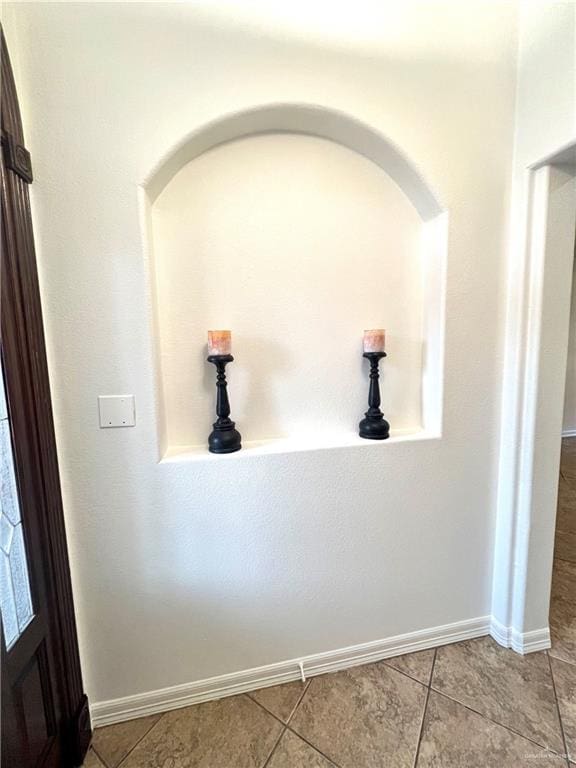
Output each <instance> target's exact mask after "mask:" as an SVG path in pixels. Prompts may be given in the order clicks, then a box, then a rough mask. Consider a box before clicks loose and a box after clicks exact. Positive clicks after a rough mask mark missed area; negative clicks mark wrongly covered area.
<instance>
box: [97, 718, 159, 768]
mask: <svg viewBox="0 0 576 768" xmlns="http://www.w3.org/2000/svg"><path fill="white" fill-rule="evenodd" d="M166 714H167V713H166V712H162V714H161V715H160V717H159V718H158V720H156V722H155V723H152V725H151V726H150V728H148V730H147V731H146V733H145V734H143V735H142V736H141V737H140V738H139V739H138V741H137V742H136V744H134V745H133V746H132V747H131V749H129V750H128V752H126V754H125V755H124V757H123V758H122V760H120V762H119V763H118V764H117V766H116V768H122V763H123V762H124V761H125V760H126V758H128V757H129V756H130V755H131V754H132V752H134V750H135V749H136V747H137V746H138V744H140V743H141V742H142V741H143V740H144V739H145V738H146V736H148V734H149V733H151V732H152V730H153V729H154V728H156V726H157V725H158V724H159V723H160V722H161V721H162V719H163V718H164V715H166ZM137 719H138V718H137ZM140 719H142V718H140ZM104 727H106V726H104Z"/></svg>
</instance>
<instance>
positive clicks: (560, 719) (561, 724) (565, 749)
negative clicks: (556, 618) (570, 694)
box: [546, 653, 570, 766]
mask: <svg viewBox="0 0 576 768" xmlns="http://www.w3.org/2000/svg"><path fill="white" fill-rule="evenodd" d="M546 658H547V659H548V666H549V668H550V677H551V679H552V689H553V691H554V701H555V702H556V712H557V713H558V722H559V723H560V733H561V734H562V741H563V742H564V756H565V757H566V765H567V766H569V765H570V763H569V762H568V744H567V742H566V734H565V733H564V723H563V722H562V714H561V713H560V703H559V701H558V693H557V691H556V681H555V680H554V670H553V669H552V661H551V659H550V656H549V654H548V653H547V654H546Z"/></svg>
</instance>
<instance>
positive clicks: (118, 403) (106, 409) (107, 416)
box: [98, 395, 136, 428]
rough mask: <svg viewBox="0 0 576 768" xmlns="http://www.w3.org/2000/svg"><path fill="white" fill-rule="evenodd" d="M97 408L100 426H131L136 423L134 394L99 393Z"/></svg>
mask: <svg viewBox="0 0 576 768" xmlns="http://www.w3.org/2000/svg"><path fill="white" fill-rule="evenodd" d="M98 410H99V412H100V426H101V427H102V428H106V427H133V426H134V425H135V424H136V409H135V406H134V395H100V396H99V397H98Z"/></svg>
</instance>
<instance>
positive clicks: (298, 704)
mask: <svg viewBox="0 0 576 768" xmlns="http://www.w3.org/2000/svg"><path fill="white" fill-rule="evenodd" d="M311 683H312V680H311V679H309V680H308V682H307V683H306V685H305V686H304V690H303V691H302V693H301V695H300V697H299V699H298V701H297V702H296V704H295V705H294V708H293V709H292V712H290V715H289V717H288V720H287V721H286V725H290V721H291V720H292V718H293V717H294V715H295V714H296V710H297V709H298V707H299V706H300V703H301V702H302V699H303V698H304V696H306V691H307V690H308V688H310V684H311Z"/></svg>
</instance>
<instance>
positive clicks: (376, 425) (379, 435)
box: [359, 352, 390, 440]
mask: <svg viewBox="0 0 576 768" xmlns="http://www.w3.org/2000/svg"><path fill="white" fill-rule="evenodd" d="M363 357H365V358H366V359H367V360H369V361H370V390H369V392H368V410H367V411H366V413H365V414H364V418H363V419H362V421H361V422H360V424H359V434H360V437H365V438H367V439H368V440H386V439H387V438H388V437H390V424H388V422H387V421H386V419H385V418H384V414H383V413H382V411H381V410H380V384H379V380H380V373H379V371H378V366H379V364H380V360H381V359H382V358H383V357H386V352H364V354H363Z"/></svg>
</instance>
